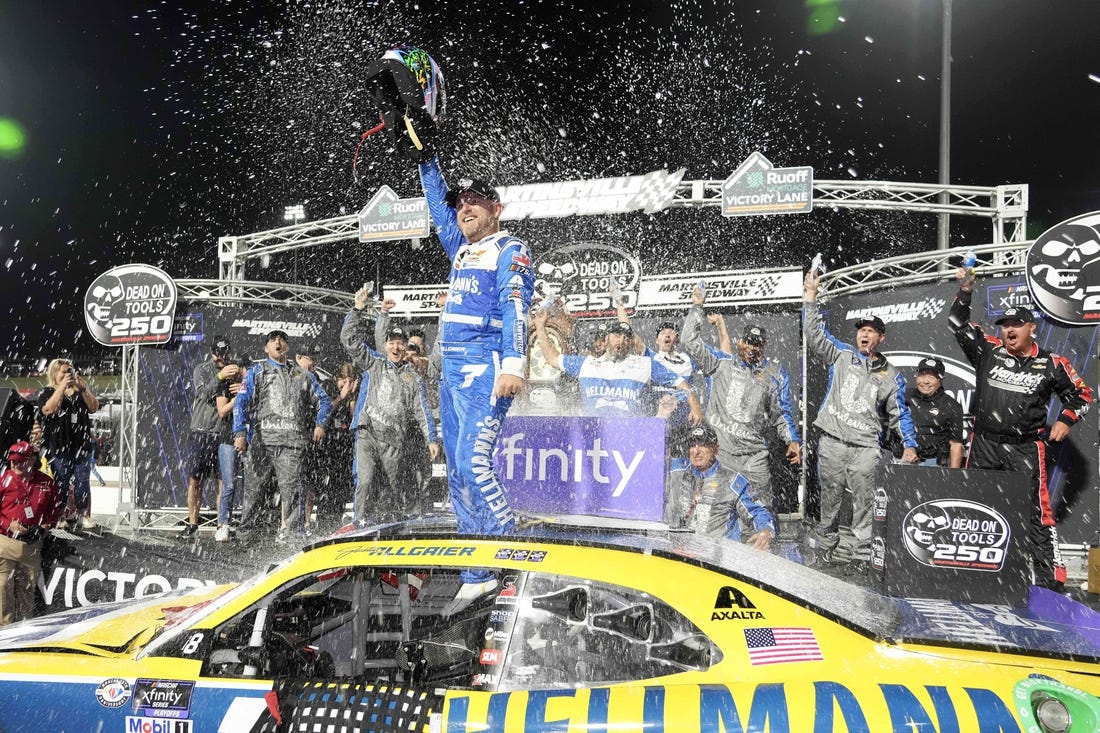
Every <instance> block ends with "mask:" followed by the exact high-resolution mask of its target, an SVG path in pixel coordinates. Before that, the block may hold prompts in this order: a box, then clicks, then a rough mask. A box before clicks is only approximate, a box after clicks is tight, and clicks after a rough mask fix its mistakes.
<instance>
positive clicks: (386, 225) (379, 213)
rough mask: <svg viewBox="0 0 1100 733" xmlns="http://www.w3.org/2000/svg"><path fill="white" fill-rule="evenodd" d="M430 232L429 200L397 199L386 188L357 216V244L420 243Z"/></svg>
mask: <svg viewBox="0 0 1100 733" xmlns="http://www.w3.org/2000/svg"><path fill="white" fill-rule="evenodd" d="M430 232H431V221H430V219H429V217H428V200H427V199H425V198H424V197H423V196H419V197H415V198H411V199H403V198H399V197H398V195H397V194H396V193H394V191H393V189H392V188H390V187H389V186H382V187H381V188H379V189H378V192H377V193H376V194H374V196H373V197H372V198H371V200H370V201H368V202H367V205H366V206H364V207H363V209H362V210H361V211H360V212H359V241H360V242H385V241H388V240H391V239H423V238H424V237H427V236H428V234H429V233H430Z"/></svg>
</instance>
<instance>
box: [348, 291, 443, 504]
mask: <svg viewBox="0 0 1100 733" xmlns="http://www.w3.org/2000/svg"><path fill="white" fill-rule="evenodd" d="M368 326H369V316H368V315H367V314H366V313H365V312H364V311H360V310H355V309H354V308H353V309H352V310H351V311H350V312H349V313H348V315H347V317H346V318H345V319H344V325H343V328H341V329H340V341H341V343H343V345H344V349H345V350H346V351H347V353H348V356H349V357H351V360H352V361H353V362H355V364H356V365H357V366H359V367H360V368H361V369H362V370H363V376H362V379H361V381H360V383H359V395H358V397H357V398H356V401H355V407H354V408H353V411H352V423H351V427H352V430H353V431H354V432H355V476H356V480H355V498H354V500H353V504H354V507H355V519H356V520H363V519H367V518H368V516H373V517H376V518H377V517H378V516H380V515H384V514H388V513H393V512H396V511H405V510H408V511H415V510H416V508H417V507H416V506H415V505H416V504H417V503H420V502H421V500H422V497H420V496H419V495H418V496H416V497H407V496H403V495H402V493H401V488H400V486H399V484H398V480H397V479H398V474H399V472H400V469H401V459H402V454H403V452H404V440H405V433H406V431H407V430H408V429H409V424H410V420H416V421H417V423H418V425H419V427H420V430H421V432H422V433H423V435H424V439H425V440H426V441H428V442H429V443H434V442H437V437H436V432H435V421H434V420H433V419H432V418H431V416H430V412H429V409H428V397H427V388H426V387H425V386H424V380H423V379H421V378H420V375H418V374H417V373H416V370H414V369H412V368H411V367H410V366H409V365H407V364H394V363H393V362H391V361H389V360H388V359H386V357H384V356H382V355H381V354H379V353H378V352H376V351H374V350H372V349H370V348H368V347H367V345H366V343H365V342H364V338H363V337H364V329H365V328H367V327H368ZM378 463H381V464H382V471H383V473H385V475H386V479H387V480H388V482H389V484H390V491H389V493H388V494H387V493H383V494H381V495H375V494H372V493H371V489H372V484H373V483H374V472H375V467H376V465H377V464H378ZM411 488H413V489H414V490H415V491H416V492H417V493H418V494H419V493H420V488H419V487H411ZM410 500H411V501H410ZM368 512H369V515H368Z"/></svg>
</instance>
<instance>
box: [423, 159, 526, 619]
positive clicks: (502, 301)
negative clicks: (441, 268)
mask: <svg viewBox="0 0 1100 733" xmlns="http://www.w3.org/2000/svg"><path fill="white" fill-rule="evenodd" d="M420 181H421V185H422V186H423V189H424V195H425V197H427V200H428V209H429V211H430V212H431V216H432V222H433V223H434V224H435V229H436V233H437V234H438V235H439V240H440V242H441V243H442V244H443V249H444V251H445V252H446V253H447V257H448V258H450V260H451V274H450V278H449V283H450V285H449V288H448V291H447V302H446V304H445V305H444V306H443V315H442V316H441V318H440V335H439V338H438V339H437V342H438V343H439V346H440V352H441V354H442V356H443V364H442V374H441V376H440V385H439V391H440V399H439V411H440V419H441V422H442V427H443V446H444V450H445V451H446V455H447V478H448V483H449V485H450V496H451V504H452V506H453V507H454V512H455V516H456V518H457V519H458V531H459V532H461V533H467V534H494V535H499V534H505V533H507V532H509V531H510V530H512V529H513V528H514V526H515V521H516V520H515V516H514V515H513V513H512V508H511V506H509V504H508V498H507V496H506V495H505V493H504V488H503V486H502V485H501V483H500V477H499V476H498V475H497V473H496V470H495V469H494V468H493V458H492V456H493V452H494V450H495V448H496V442H497V436H498V434H499V432H500V426H501V423H502V422H503V421H504V416H505V415H506V414H507V412H508V408H509V407H511V405H512V399H513V398H514V397H515V396H516V395H517V394H518V393H519V391H520V390H521V389H522V388H523V383H524V379H525V375H526V370H527V314H528V311H529V310H530V307H531V296H532V294H533V292H534V285H535V283H534V274H533V271H532V269H531V254H530V252H529V251H528V249H527V245H526V244H525V243H524V242H523V241H522V240H520V239H517V238H516V237H513V236H511V235H510V234H508V233H507V232H505V231H502V230H501V229H500V214H501V212H502V211H503V210H504V206H503V205H502V204H501V203H500V196H499V195H498V194H497V192H496V191H495V190H494V189H493V188H492V187H491V186H490V185H489V184H488V183H486V182H485V181H481V180H475V179H469V178H466V179H462V180H461V181H459V185H458V187H457V188H456V189H454V190H453V191H452V190H449V189H448V187H447V183H446V181H444V179H443V173H442V171H441V170H440V167H439V158H438V156H433V157H432V158H431V159H430V160H428V161H427V162H425V163H421V164H420ZM462 581H463V583H464V586H471V587H469V588H467V587H464V588H462V589H460V590H459V593H458V595H457V596H456V601H457V602H460V601H461V600H462V599H463V598H464V597H466V596H468V597H469V598H471V599H472V598H474V597H476V596H477V595H480V594H481V593H484V592H485V591H486V588H488V587H492V586H495V582H496V581H495V579H493V577H492V576H491V575H484V574H483V575H479V576H476V577H475V574H474V573H471V572H467V573H466V574H464V575H463V577H462ZM478 586H484V587H478Z"/></svg>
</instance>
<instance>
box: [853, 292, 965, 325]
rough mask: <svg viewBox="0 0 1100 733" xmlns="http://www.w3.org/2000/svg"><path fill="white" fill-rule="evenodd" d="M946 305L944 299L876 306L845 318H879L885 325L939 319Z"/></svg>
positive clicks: (859, 310) (862, 309)
mask: <svg viewBox="0 0 1100 733" xmlns="http://www.w3.org/2000/svg"><path fill="white" fill-rule="evenodd" d="M945 305H947V301H945V300H943V299H942V298H925V299H923V300H915V301H911V302H909V303H892V304H890V305H876V306H872V307H870V308H856V309H853V310H850V311H848V314H847V315H846V316H845V317H844V320H846V321H854V320H858V319H860V318H870V317H872V316H878V317H879V318H881V319H882V321H883V323H898V322H900V321H918V320H921V319H932V318H938V317H939V315H940V313H942V312H943V307H944V306H945Z"/></svg>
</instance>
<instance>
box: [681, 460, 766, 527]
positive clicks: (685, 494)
mask: <svg viewBox="0 0 1100 733" xmlns="http://www.w3.org/2000/svg"><path fill="white" fill-rule="evenodd" d="M665 522H666V523H667V524H668V526H669V527H672V528H674V529H679V528H686V529H691V530H693V531H694V532H696V533H697V534H701V535H705V536H707V537H714V538H718V539H723V538H724V539H728V540H733V541H734V542H740V541H741V540H742V539H743V537H744V535H743V534H742V526H744V527H746V528H748V529H749V530H751V531H752V532H759V531H761V530H765V529H766V530H769V531H770V532H771V533H772V535H773V536H774V535H775V522H774V521H773V519H772V515H771V514H770V513H769V512H768V510H767V509H766V508H764V507H763V506H762V505H761V504H760V503H759V502H758V501H757V500H756V499H755V498H754V497H753V492H752V486H750V485H749V482H748V480H746V479H745V477H744V476H742V475H741V474H740V473H738V472H737V471H735V470H733V469H732V468H727V467H726V466H723V465H722V464H721V462H720V461H715V462H714V464H713V465H712V466H711V467H710V468H708V469H707V470H706V471H699V470H697V469H696V468H695V467H694V466H688V467H687V468H681V469H677V470H675V471H672V472H671V473H670V474H669V478H668V494H667V498H666V500H665Z"/></svg>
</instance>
